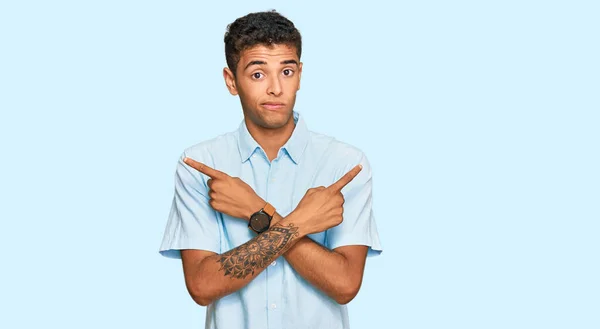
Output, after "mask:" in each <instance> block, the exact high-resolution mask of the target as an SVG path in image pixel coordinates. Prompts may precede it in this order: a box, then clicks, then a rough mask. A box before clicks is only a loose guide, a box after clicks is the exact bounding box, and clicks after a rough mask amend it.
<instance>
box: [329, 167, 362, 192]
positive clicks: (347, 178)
mask: <svg viewBox="0 0 600 329" xmlns="http://www.w3.org/2000/svg"><path fill="white" fill-rule="evenodd" d="M361 170H362V165H356V166H354V168H352V169H350V171H349V172H347V173H346V174H345V175H344V176H342V177H341V178H340V179H338V181H337V182H335V183H333V184H331V185H330V186H329V189H331V190H334V191H336V192H339V191H341V190H342V189H343V188H344V186H346V185H348V183H350V182H351V181H352V180H353V179H354V177H356V175H358V173H359V172H360V171H361Z"/></svg>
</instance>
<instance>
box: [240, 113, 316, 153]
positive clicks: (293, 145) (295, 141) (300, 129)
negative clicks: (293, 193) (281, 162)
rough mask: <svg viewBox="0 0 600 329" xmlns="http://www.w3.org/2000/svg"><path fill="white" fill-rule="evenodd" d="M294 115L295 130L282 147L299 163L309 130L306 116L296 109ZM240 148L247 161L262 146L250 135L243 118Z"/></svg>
mask: <svg viewBox="0 0 600 329" xmlns="http://www.w3.org/2000/svg"><path fill="white" fill-rule="evenodd" d="M293 116H294V123H295V124H296V126H295V127H294V131H293V132H292V136H290V139H288V141H287V142H286V143H285V145H283V146H282V147H281V148H282V149H284V150H285V151H286V152H287V154H288V155H289V156H290V158H291V159H292V161H294V163H296V164H298V162H299V161H300V158H301V157H302V153H304V149H305V148H306V144H307V143H308V137H309V131H308V128H307V127H306V123H305V122H304V118H303V117H302V116H301V115H300V113H298V112H296V111H294V112H293ZM238 148H239V151H240V158H241V160H242V162H245V161H247V160H248V159H249V158H250V157H251V156H252V154H254V152H255V151H256V149H257V148H260V145H258V143H257V142H256V140H254V138H253V137H252V135H250V132H249V131H248V127H246V121H245V120H242V123H241V124H240V127H239V129H238Z"/></svg>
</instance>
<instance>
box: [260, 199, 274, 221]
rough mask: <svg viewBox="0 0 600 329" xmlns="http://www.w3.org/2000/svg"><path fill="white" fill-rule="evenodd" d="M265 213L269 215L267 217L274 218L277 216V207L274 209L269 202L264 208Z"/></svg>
mask: <svg viewBox="0 0 600 329" xmlns="http://www.w3.org/2000/svg"><path fill="white" fill-rule="evenodd" d="M263 211H264V212H266V213H267V215H269V217H271V218H273V216H274V215H275V207H273V206H272V205H271V204H270V203H268V202H267V204H266V205H265V206H264V207H263Z"/></svg>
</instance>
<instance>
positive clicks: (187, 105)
mask: <svg viewBox="0 0 600 329" xmlns="http://www.w3.org/2000/svg"><path fill="white" fill-rule="evenodd" d="M268 9H277V10H278V11H279V12H281V13H282V14H284V15H285V16H287V17H288V18H290V19H291V20H292V21H293V22H294V23H295V24H296V26H297V27H298V29H299V30H300V31H301V33H302V36H303V42H304V43H303V48H304V50H303V54H302V61H303V62H304V71H303V75H302V89H301V90H300V91H299V93H298V100H297V104H296V110H297V111H299V112H301V113H302V114H303V115H304V116H305V119H306V121H307V124H308V127H309V129H311V130H314V131H317V132H320V133H325V134H328V135H331V136H334V137H336V138H337V139H339V140H342V141H345V142H347V143H350V144H353V145H355V146H357V147H358V148H360V149H361V150H363V151H364V152H365V153H366V155H367V156H368V158H369V160H370V162H371V164H372V167H373V174H374V178H373V184H374V190H373V197H374V211H375V216H376V219H377V224H378V228H379V233H380V237H381V241H382V244H383V247H384V251H383V253H382V254H381V255H380V256H379V257H377V258H371V259H369V261H368V263H367V269H366V271H365V277H364V281H363V285H362V289H361V291H360V293H359V295H358V296H357V297H356V299H355V300H353V301H352V302H351V303H350V304H349V310H350V321H351V326H352V328H353V329H360V328H394V329H395V328H406V329H421V328H423V329H425V328H428V329H429V328H431V329H439V328H460V329H466V328H472V329H480V328H486V329H487V328H510V329H517V328H544V329H549V328H577V329H583V328H590V329H591V328H600V312H599V310H600V283H599V279H598V278H600V269H599V252H600V242H599V241H598V240H599V233H600V224H599V221H600V209H599V208H600V207H599V201H600V175H599V168H600V156H599V151H600V146H599V144H600V133H599V125H600V114H599V111H600V97H599V92H600V78H599V77H600V66H599V58H600V50H599V39H598V38H599V37H598V33H599V32H600V20H599V19H598V17H599V16H600V8H599V5H598V2H597V1H400V2H392V1H389V2H385V1H360V2H346V1H344V2H342V1H339V2H326V1H320V2H304V3H301V2H298V1H296V2H275V1H223V2H220V3H217V2H211V3H206V2H201V1H2V2H1V4H0V113H1V115H0V156H1V161H0V166H1V170H0V193H1V194H0V202H1V206H0V220H1V226H0V233H1V237H0V247H1V249H0V250H1V251H2V259H1V263H0V264H1V271H0V276H1V278H0V303H1V305H0V327H1V328H7V329H8V328H10V329H12V328H90V329H92V328H203V327H204V315H205V308H203V307H200V306H198V305H196V304H195V303H194V302H193V301H192V300H191V298H190V297H189V296H188V294H187V291H186V290H185V286H184V282H183V274H182V269H181V263H180V262H179V261H174V260H170V259H166V258H163V257H161V256H160V255H159V254H158V247H159V245H160V241H161V239H162V235H163V231H164V227H165V224H166V219H167V215H168V211H169V207H170V203H171V198H172V196H173V183H174V170H175V164H176V161H177V159H178V157H179V155H180V154H181V152H182V151H183V149H184V148H186V147H188V146H191V145H193V144H195V143H198V142H200V141H203V140H206V139H209V138H213V137H215V136H217V135H219V134H222V133H225V132H229V131H232V130H234V129H237V127H238V125H239V123H240V122H241V120H242V112H241V108H240V105H239V100H238V99H237V98H236V97H233V96H230V95H229V93H228V92H227V90H226V88H225V85H224V82H223V78H222V74H221V71H222V68H223V67H224V66H225V58H224V50H223V48H224V47H223V35H224V33H225V29H226V26H227V24H229V23H231V22H232V21H233V20H235V19H236V18H237V17H240V16H243V15H245V14H247V13H249V12H254V11H261V10H268ZM231 316H236V315H235V314H232V315H231Z"/></svg>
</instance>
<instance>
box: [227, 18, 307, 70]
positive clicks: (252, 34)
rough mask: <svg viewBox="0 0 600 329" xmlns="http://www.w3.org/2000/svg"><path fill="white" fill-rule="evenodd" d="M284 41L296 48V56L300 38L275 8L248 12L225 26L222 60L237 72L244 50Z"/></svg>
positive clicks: (290, 22) (300, 41) (300, 50)
mask: <svg viewBox="0 0 600 329" xmlns="http://www.w3.org/2000/svg"><path fill="white" fill-rule="evenodd" d="M274 44H285V45H289V46H294V47H296V53H297V55H298V59H300V55H301V53H302V37H301V35H300V31H298V29H296V27H295V26H294V23H292V21H290V20H289V19H287V18H285V17H284V16H283V15H281V14H280V13H278V12H276V11H275V10H272V11H263V12H257V13H250V14H248V15H246V16H243V17H240V18H238V19H236V20H235V21H234V22H233V23H231V24H229V25H227V32H225V59H226V60H227V66H228V67H229V69H230V70H231V71H232V72H233V74H234V76H235V74H236V69H237V65H238V62H239V60H240V54H241V52H242V51H243V50H244V49H247V48H250V47H253V46H256V45H265V46H271V45H274Z"/></svg>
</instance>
